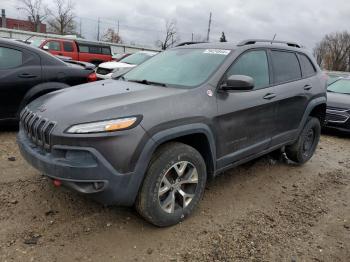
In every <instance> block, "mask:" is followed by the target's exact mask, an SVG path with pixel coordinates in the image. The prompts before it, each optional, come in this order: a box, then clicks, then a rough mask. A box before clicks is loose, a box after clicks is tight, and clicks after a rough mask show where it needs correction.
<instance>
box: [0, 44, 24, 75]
mask: <svg viewBox="0 0 350 262" xmlns="http://www.w3.org/2000/svg"><path fill="white" fill-rule="evenodd" d="M22 63H23V53H22V52H21V51H18V50H15V49H12V48H7V47H1V46H0V70H1V69H9V68H14V67H18V66H20V65H22Z"/></svg>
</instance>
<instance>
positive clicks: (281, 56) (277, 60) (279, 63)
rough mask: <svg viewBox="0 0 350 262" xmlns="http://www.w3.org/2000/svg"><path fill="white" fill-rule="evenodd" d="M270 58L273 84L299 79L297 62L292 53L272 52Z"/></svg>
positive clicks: (299, 71) (299, 72)
mask: <svg viewBox="0 0 350 262" xmlns="http://www.w3.org/2000/svg"><path fill="white" fill-rule="evenodd" d="M271 57H272V68H273V75H274V83H275V84H280V83H284V82H289V81H295V80H298V79H301V70H300V65H299V61H298V58H297V56H296V54H295V53H294V52H287V51H275V50H274V51H271Z"/></svg>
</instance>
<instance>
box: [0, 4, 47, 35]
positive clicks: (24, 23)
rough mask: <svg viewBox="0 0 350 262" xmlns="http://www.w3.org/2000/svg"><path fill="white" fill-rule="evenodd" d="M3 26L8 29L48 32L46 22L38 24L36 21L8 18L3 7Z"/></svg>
mask: <svg viewBox="0 0 350 262" xmlns="http://www.w3.org/2000/svg"><path fill="white" fill-rule="evenodd" d="M0 26H1V27H4V28H8V29H17V30H24V31H31V32H38V33H46V24H43V23H40V24H38V25H36V24H35V23H34V22H32V21H30V20H29V19H28V20H20V19H13V18H7V17H6V14H5V9H1V23H0Z"/></svg>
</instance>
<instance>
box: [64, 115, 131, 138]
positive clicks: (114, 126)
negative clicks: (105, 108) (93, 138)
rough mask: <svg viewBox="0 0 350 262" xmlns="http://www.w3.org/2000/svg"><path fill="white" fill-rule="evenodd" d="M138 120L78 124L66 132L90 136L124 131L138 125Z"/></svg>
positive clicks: (126, 119)
mask: <svg viewBox="0 0 350 262" xmlns="http://www.w3.org/2000/svg"><path fill="white" fill-rule="evenodd" d="M136 120H137V117H128V118H119V119H113V120H106V121H99V122H92V123H86V124H78V125H74V126H71V127H70V128H68V130H67V131H66V132H67V133H70V134H88V133H100V132H112V131H117V130H124V129H127V128H129V127H131V126H133V125H134V124H135V123H136Z"/></svg>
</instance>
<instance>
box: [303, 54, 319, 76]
mask: <svg viewBox="0 0 350 262" xmlns="http://www.w3.org/2000/svg"><path fill="white" fill-rule="evenodd" d="M299 61H300V66H301V71H302V74H303V77H309V76H313V75H314V74H315V73H316V69H315V67H314V66H313V65H312V63H311V61H310V59H309V58H307V57H306V55H302V54H299Z"/></svg>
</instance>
